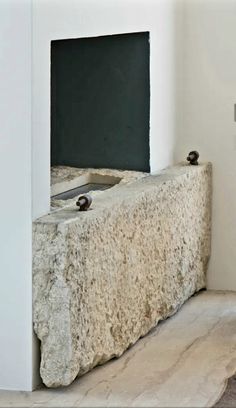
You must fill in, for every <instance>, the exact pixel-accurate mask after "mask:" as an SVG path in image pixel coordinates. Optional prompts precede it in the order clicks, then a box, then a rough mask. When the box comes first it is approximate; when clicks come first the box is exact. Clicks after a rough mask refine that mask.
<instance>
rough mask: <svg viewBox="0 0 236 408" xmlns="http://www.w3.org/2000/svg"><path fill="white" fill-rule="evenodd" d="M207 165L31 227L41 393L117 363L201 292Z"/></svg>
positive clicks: (151, 179) (128, 188)
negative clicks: (99, 366)
mask: <svg viewBox="0 0 236 408" xmlns="http://www.w3.org/2000/svg"><path fill="white" fill-rule="evenodd" d="M210 225H211V165H210V164H203V165H199V166H186V165H178V166H175V167H172V168H169V169H167V170H165V171H163V172H161V173H160V174H158V175H155V176H148V177H144V178H141V179H140V180H137V181H134V182H133V183H131V184H128V185H121V186H120V187H119V188H116V189H114V190H113V189H110V190H106V191H105V192H103V193H102V194H100V195H98V196H96V197H95V198H94V202H93V205H92V210H91V211H88V212H84V213H83V212H77V210H76V208H75V207H74V206H71V207H66V208H62V209H60V210H57V211H54V212H52V213H51V214H49V215H48V216H45V217H42V218H41V219H39V220H37V221H36V222H35V223H34V249H33V253H34V255H33V258H34V266H33V289H34V290H33V297H34V299H33V303H34V329H35V332H36V334H37V336H38V338H39V339H40V340H41V353H42V359H41V376H42V379H43V382H44V383H45V384H46V385H47V386H49V387H58V386H61V385H68V384H70V383H71V382H72V381H73V380H74V378H75V377H76V376H77V375H82V374H83V373H85V372H87V371H88V370H90V369H91V368H92V367H94V366H96V365H97V364H102V363H104V362H105V361H107V360H109V359H111V358H113V357H115V356H116V357H118V356H120V355H121V354H122V353H123V352H124V351H125V350H126V349H127V348H128V347H129V346H130V345H132V344H134V343H135V342H136V341H137V340H138V339H139V338H140V337H141V336H144V335H145V334H146V333H147V332H148V331H149V330H150V329H151V328H152V327H154V326H155V325H156V324H157V323H158V321H159V320H161V319H165V318H166V317H168V316H170V315H172V314H173V313H175V312H176V311H177V310H178V308H179V307H180V306H181V305H182V304H183V302H185V301H186V300H187V299H188V298H189V297H190V296H191V295H193V293H194V292H196V291H198V290H199V289H201V288H204V287H205V285H206V280H205V278H206V270H207V263H208V260H209V256H210Z"/></svg>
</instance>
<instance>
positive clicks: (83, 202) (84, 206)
mask: <svg viewBox="0 0 236 408" xmlns="http://www.w3.org/2000/svg"><path fill="white" fill-rule="evenodd" d="M91 204H92V197H91V196H90V195H88V194H84V195H81V196H79V198H78V200H77V201H76V205H77V206H78V207H79V208H78V210H79V211H87V210H88V209H89V207H90V205H91Z"/></svg>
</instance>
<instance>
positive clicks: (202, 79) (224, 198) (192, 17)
mask: <svg viewBox="0 0 236 408" xmlns="http://www.w3.org/2000/svg"><path fill="white" fill-rule="evenodd" d="M183 21H184V28H183V30H184V36H183V45H184V53H183V70H182V72H183V75H182V89H183V105H182V107H183V112H182V113H183V116H182V124H181V125H182V127H181V132H180V134H179V137H178V139H177V145H176V158H177V159H178V160H179V159H182V158H183V157H185V156H186V154H187V152H188V151H190V150H191V149H197V150H199V152H200V154H201V159H202V160H210V161H212V163H213V177H214V184H213V189H214V195H213V231H212V232H213V235H212V256H211V261H210V268H209V273H208V287H209V288H211V289H230V290H236V250H235V248H236V187H235V180H236V159H235V157H236V123H235V122H234V119H233V105H234V103H236V46H235V44H236V1H235V0H232V1H231V0H218V1H216V0H185V5H184V16H183Z"/></svg>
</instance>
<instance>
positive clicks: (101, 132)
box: [51, 32, 150, 171]
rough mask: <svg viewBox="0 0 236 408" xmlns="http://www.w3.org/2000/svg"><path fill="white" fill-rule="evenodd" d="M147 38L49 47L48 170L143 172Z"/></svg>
mask: <svg viewBox="0 0 236 408" xmlns="http://www.w3.org/2000/svg"><path fill="white" fill-rule="evenodd" d="M149 60H150V47H149V33H148V32H144V33H133V34H122V35H112V36H104V37H94V38H81V39H72V40H57V41H52V43H51V164H52V165H58V164H61V165H70V166H75V167H95V168H101V167H106V168H117V169H130V170H141V171H149V170H150V167H149V116H150V75H149Z"/></svg>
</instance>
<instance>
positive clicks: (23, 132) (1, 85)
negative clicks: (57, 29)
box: [0, 0, 33, 390]
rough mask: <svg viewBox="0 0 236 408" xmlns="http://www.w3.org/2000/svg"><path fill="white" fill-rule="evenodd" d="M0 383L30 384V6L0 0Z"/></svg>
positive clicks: (24, 2)
mask: <svg viewBox="0 0 236 408" xmlns="http://www.w3.org/2000/svg"><path fill="white" fill-rule="evenodd" d="M0 124H1V131H0V132H1V134H0V180H1V183H0V186H1V212H0V214H1V215H0V272H1V284H0V328H1V329H0V388H1V389H16V390H30V389H31V388H32V380H33V379H32V296H31V291H32V284H31V5H30V1H28V0H21V1H17V0H15V1H14V0H6V1H5V0H0Z"/></svg>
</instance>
